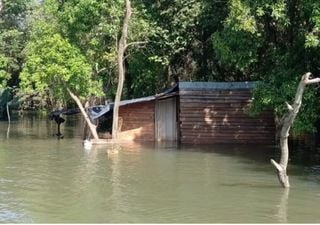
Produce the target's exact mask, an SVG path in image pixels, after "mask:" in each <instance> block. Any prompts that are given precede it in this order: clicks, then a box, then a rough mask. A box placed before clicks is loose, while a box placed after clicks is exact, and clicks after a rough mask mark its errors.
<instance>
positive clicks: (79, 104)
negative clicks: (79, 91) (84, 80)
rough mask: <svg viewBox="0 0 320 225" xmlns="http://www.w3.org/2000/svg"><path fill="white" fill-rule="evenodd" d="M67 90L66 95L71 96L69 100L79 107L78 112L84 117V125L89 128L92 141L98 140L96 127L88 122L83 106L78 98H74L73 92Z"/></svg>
mask: <svg viewBox="0 0 320 225" xmlns="http://www.w3.org/2000/svg"><path fill="white" fill-rule="evenodd" d="M67 90H68V93H69V95H70V96H71V98H72V99H73V100H74V101H75V102H76V103H77V105H78V107H79V109H80V111H81V114H82V115H83V117H84V119H85V121H86V123H87V125H88V127H89V129H90V132H91V134H92V136H93V139H95V140H99V136H98V133H97V126H96V125H94V124H93V123H92V122H91V120H90V118H89V116H88V114H87V112H86V111H85V109H84V107H83V105H82V104H81V101H80V99H79V98H78V96H76V95H75V94H73V92H72V91H70V89H67Z"/></svg>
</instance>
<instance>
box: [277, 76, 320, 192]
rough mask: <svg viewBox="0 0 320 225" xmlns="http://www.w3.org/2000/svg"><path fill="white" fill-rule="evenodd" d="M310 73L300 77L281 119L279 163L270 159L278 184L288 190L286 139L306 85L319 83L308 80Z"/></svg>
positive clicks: (316, 80) (318, 80)
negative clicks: (290, 101) (276, 174)
mask: <svg viewBox="0 0 320 225" xmlns="http://www.w3.org/2000/svg"><path fill="white" fill-rule="evenodd" d="M310 76H311V73H306V74H304V75H303V76H302V78H301V81H300V83H299V86H298V88H297V92H296V96H295V99H294V103H293V105H292V106H291V105H289V103H286V104H287V108H288V112H287V114H286V115H285V116H284V117H283V119H282V127H281V132H280V148H281V158H280V162H279V163H277V162H276V161H274V160H273V159H271V163H272V164H273V165H274V166H275V167H276V169H277V173H278V178H279V181H280V184H281V185H282V186H283V187H284V188H289V187H290V183H289V177H288V175H287V166H288V159H289V148H288V137H289V131H290V128H291V125H292V124H293V122H294V119H295V118H296V116H297V114H298V112H299V110H300V107H301V103H302V97H303V92H304V89H305V87H306V85H308V84H314V83H319V82H320V78H315V79H310Z"/></svg>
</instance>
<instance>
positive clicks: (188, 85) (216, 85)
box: [179, 81, 257, 90]
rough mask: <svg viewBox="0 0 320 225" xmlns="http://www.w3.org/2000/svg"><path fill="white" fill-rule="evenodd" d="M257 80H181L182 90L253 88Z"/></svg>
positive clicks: (180, 86)
mask: <svg viewBox="0 0 320 225" xmlns="http://www.w3.org/2000/svg"><path fill="white" fill-rule="evenodd" d="M256 85H257V82H249V81H245V82H185V81H183V82H179V89H180V90H188V89H193V90H229V89H252V88H254V87H255V86H256Z"/></svg>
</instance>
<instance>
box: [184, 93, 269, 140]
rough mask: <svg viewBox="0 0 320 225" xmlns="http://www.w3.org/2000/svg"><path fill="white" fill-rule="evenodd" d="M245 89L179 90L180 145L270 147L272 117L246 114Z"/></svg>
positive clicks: (264, 114)
mask: <svg viewBox="0 0 320 225" xmlns="http://www.w3.org/2000/svg"><path fill="white" fill-rule="evenodd" d="M250 103H251V92H250V90H249V89H234V90H190V89H188V90H181V91H180V135H181V137H180V138H181V143H192V144H210V143H233V144H236V143H252V144H270V143H274V137H275V126H274V118H273V113H272V112H271V111H266V112H264V113H262V114H261V115H259V116H258V117H250V116H249V115H247V114H246V110H247V109H248V107H249V105H250Z"/></svg>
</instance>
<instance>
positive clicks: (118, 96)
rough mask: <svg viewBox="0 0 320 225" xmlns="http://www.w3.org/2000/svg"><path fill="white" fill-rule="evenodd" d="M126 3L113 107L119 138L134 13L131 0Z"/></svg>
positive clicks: (114, 126)
mask: <svg viewBox="0 0 320 225" xmlns="http://www.w3.org/2000/svg"><path fill="white" fill-rule="evenodd" d="M125 3H126V14H125V17H124V20H123V25H122V32H121V38H120V40H119V42H118V55H117V64H118V88H117V93H116V97H115V100H114V108H113V123H112V138H113V139H117V138H118V131H119V128H118V126H119V125H118V120H119V105H120V100H121V94H122V89H123V83H124V78H125V68H124V64H123V61H124V60H123V59H124V53H125V50H126V48H127V38H128V27H129V22H130V17H131V14H132V9H131V3H130V0H125Z"/></svg>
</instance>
